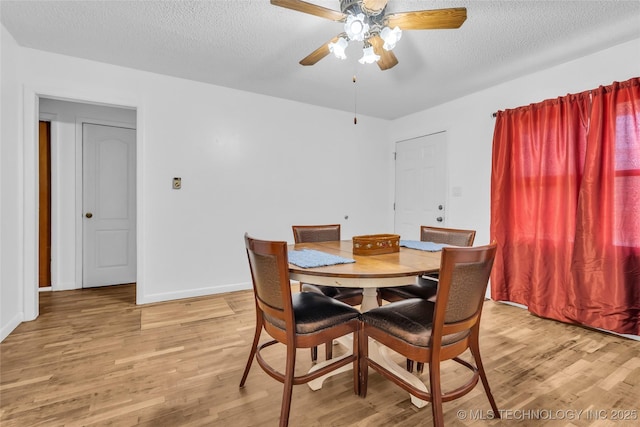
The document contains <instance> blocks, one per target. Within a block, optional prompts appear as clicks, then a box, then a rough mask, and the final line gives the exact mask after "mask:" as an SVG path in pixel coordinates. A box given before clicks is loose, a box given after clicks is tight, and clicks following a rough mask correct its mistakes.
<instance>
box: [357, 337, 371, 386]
mask: <svg viewBox="0 0 640 427" xmlns="http://www.w3.org/2000/svg"><path fill="white" fill-rule="evenodd" d="M368 357H369V338H368V337H367V336H366V335H365V334H364V326H362V325H361V326H360V330H359V331H358V359H359V361H358V363H359V364H360V372H359V376H360V397H367V383H368V382H369V363H368V361H367V358H368Z"/></svg>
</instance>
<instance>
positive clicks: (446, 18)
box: [271, 0, 467, 70]
mask: <svg viewBox="0 0 640 427" xmlns="http://www.w3.org/2000/svg"><path fill="white" fill-rule="evenodd" d="M388 1H389V0H340V10H341V11H340V12H339V11H337V10H333V9H329V8H326V7H322V6H318V5H315V4H313V3H308V2H305V1H302V0H271V4H273V5H275V6H280V7H284V8H287V9H291V10H295V11H298V12H303V13H308V14H310V15H315V16H318V17H321V18H326V19H330V20H332V21H336V22H344V33H342V34H340V35H338V36H336V37H334V38H333V39H332V40H331V41H330V42H329V43H325V44H323V45H322V46H320V47H319V48H318V49H316V50H315V51H313V52H311V54H309V55H307V56H306V57H305V58H303V59H302V60H301V61H300V64H301V65H314V64H315V63H316V62H318V61H319V60H321V59H322V58H324V57H325V56H327V55H328V54H329V53H333V54H334V56H335V57H336V58H340V59H345V58H346V57H347V56H346V48H347V46H348V45H349V42H351V41H357V42H363V56H362V58H360V59H359V62H360V63H361V64H371V63H374V62H377V63H378V67H380V69H381V70H388V69H390V68H392V67H394V66H395V65H397V64H398V60H397V58H396V56H395V55H394V54H393V52H391V50H392V49H393V48H394V47H395V46H396V43H398V41H399V40H400V38H401V37H402V29H405V30H428V29H446V28H459V27H460V26H461V25H462V23H463V22H464V21H465V20H466V19H467V9H466V8H464V7H458V8H450V9H436V10H417V11H411V12H399V13H393V14H387V12H386V8H387V3H388Z"/></svg>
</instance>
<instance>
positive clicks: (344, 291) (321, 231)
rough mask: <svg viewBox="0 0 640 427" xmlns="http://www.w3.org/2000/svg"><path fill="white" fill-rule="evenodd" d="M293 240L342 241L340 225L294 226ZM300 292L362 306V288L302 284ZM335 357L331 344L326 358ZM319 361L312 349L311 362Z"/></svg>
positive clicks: (316, 349) (316, 353) (297, 241)
mask: <svg viewBox="0 0 640 427" xmlns="http://www.w3.org/2000/svg"><path fill="white" fill-rule="evenodd" d="M291 228H292V230H293V238H294V241H295V242H296V243H311V242H330V241H337V240H340V224H327V225H293V226H292V227H291ZM300 292H315V293H318V294H322V295H326V296H328V297H331V298H335V299H337V300H338V301H342V302H344V303H345V304H349V305H351V306H354V305H360V304H362V288H342V287H337V286H323V285H313V284H311V283H300ZM332 356H333V345H332V343H331V342H328V343H326V345H325V358H326V359H327V360H329V359H331V357H332ZM317 359H318V348H317V347H314V348H312V349H311V360H312V361H313V362H315V361H316V360H317Z"/></svg>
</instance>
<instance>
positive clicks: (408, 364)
mask: <svg viewBox="0 0 640 427" xmlns="http://www.w3.org/2000/svg"><path fill="white" fill-rule="evenodd" d="M407 371H408V372H413V360H411V359H407Z"/></svg>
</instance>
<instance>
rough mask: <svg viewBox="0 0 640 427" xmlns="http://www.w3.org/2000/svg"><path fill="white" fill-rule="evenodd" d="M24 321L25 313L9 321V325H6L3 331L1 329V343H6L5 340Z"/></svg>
mask: <svg viewBox="0 0 640 427" xmlns="http://www.w3.org/2000/svg"><path fill="white" fill-rule="evenodd" d="M23 320H24V313H18V314H16V315H15V316H14V317H13V318H12V319H11V320H9V323H7V324H6V325H4V326H3V327H2V329H0V342H2V341H4V339H5V338H6V337H8V336H9V334H10V333H11V332H13V330H14V329H15V328H17V327H18V326H20V324H21V323H22V321H23Z"/></svg>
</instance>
